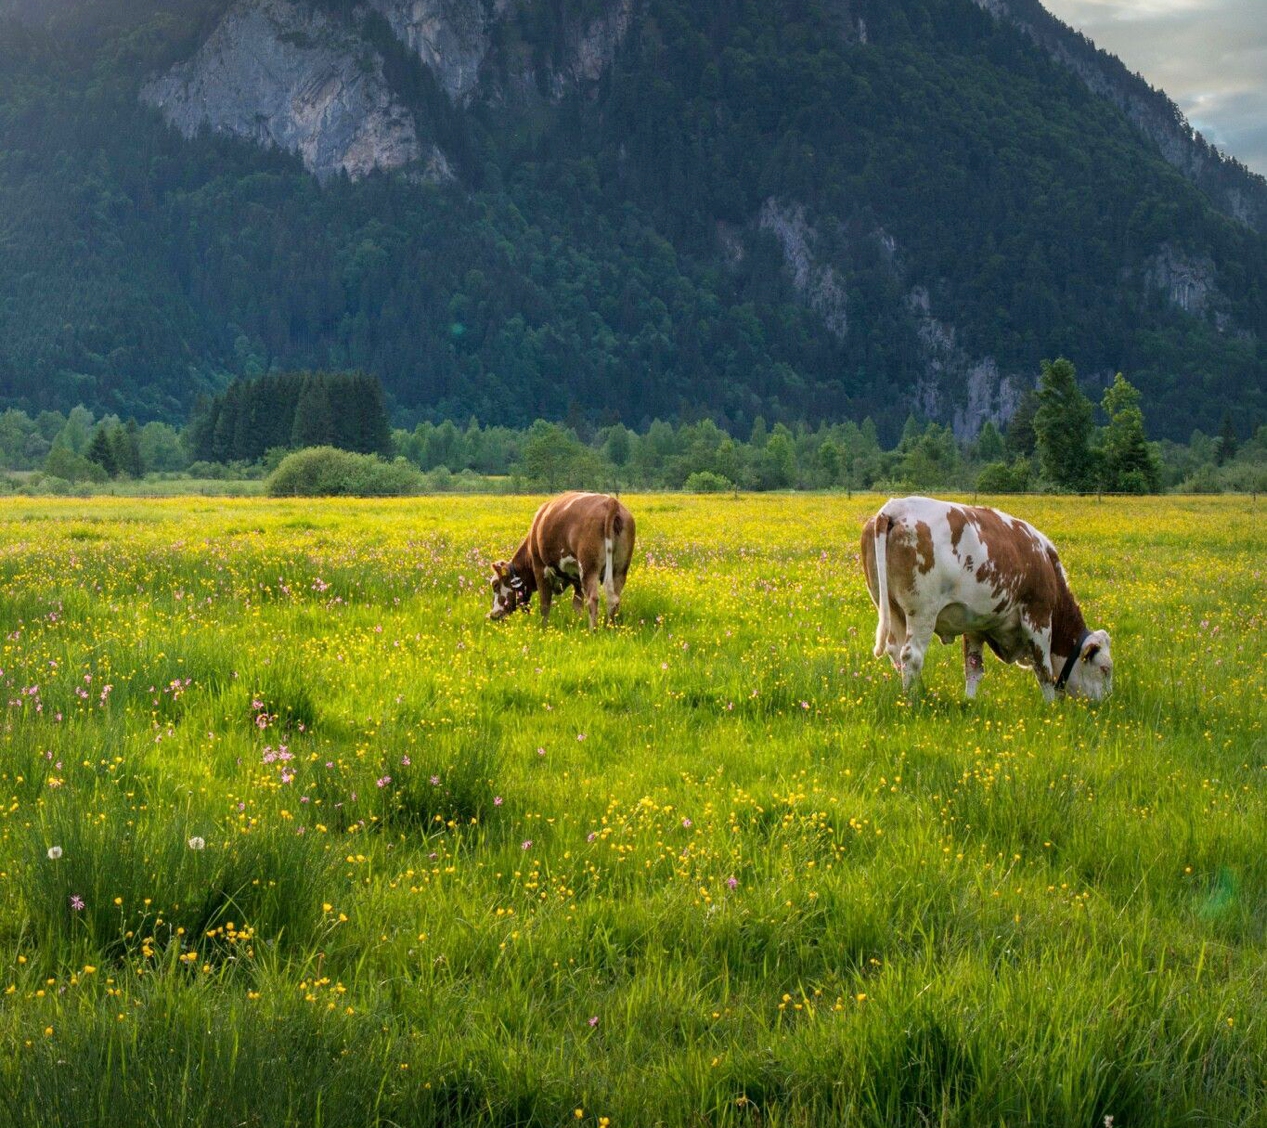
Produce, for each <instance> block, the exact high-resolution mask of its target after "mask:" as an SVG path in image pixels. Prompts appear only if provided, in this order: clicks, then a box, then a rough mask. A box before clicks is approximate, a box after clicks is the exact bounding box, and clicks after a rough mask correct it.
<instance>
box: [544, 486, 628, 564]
mask: <svg viewBox="0 0 1267 1128" xmlns="http://www.w3.org/2000/svg"><path fill="white" fill-rule="evenodd" d="M609 533H610V534H612V537H613V540H614V542H615V544H616V546H617V547H618V548H619V549H621V550H622V551H618V553H617V556H618V557H619V558H620V559H619V562H618V568H619V570H620V571H621V572H622V573H623V572H624V571H627V570H628V566H629V558H630V556H631V555H632V553H633V533H634V521H633V515H632V514H631V513H630V512H629V510H628V509H626V508H625V506H624V505H622V504H621V502H620V501H618V500H617V499H616V498H614V497H611V496H610V495H608V494H601V493H582V492H577V491H574V492H570V493H565V494H560V495H559V496H558V497H556V498H552V499H551V500H550V501H547V502H545V504H543V505H542V506H541V508H540V509H538V510H537V514H536V516H535V517H534V518H533V521H532V531H531V533H530V538H531V541H532V548H533V551H534V553H536V555H537V556H538V558H539V559H540V560H542V562H543V563H545V564H548V565H554V564H555V563H557V562H558V561H559V560H561V559H562V558H563V557H565V556H567V557H572V558H573V559H576V560H582V561H584V560H587V558H588V559H593V558H594V556H595V554H596V553H597V554H600V555H601V554H602V553H603V551H604V539H605V537H606V536H607V535H608V534H609ZM620 564H623V567H620Z"/></svg>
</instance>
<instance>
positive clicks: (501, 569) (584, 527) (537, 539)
mask: <svg viewBox="0 0 1267 1128" xmlns="http://www.w3.org/2000/svg"><path fill="white" fill-rule="evenodd" d="M633 547H634V519H633V516H632V514H630V512H629V510H628V509H626V508H625V507H624V506H623V505H622V504H621V503H620V502H619V501H617V500H616V499H615V498H614V497H608V495H607V494H595V493H565V494H563V495H562V496H560V497H556V498H555V499H554V500H553V501H547V502H546V503H545V504H544V505H543V506H542V507H541V508H540V509H538V510H537V515H536V516H535V517H533V519H532V527H531V528H530V529H529V530H528V535H527V536H526V537H524V540H523V543H522V544H521V545H520V546H519V548H518V550H517V551H516V552H515V555H514V556H512V557H511V558H510V560H508V561H506V560H503V561H500V562H498V563H496V564H494V565H493V581H492V587H493V609H492V610H491V611H490V612H489V613H488V617H489V618H490V619H502V618H505V616H507V615H509V614H510V613H511V612H512V611H514V610H516V609H518V608H523V609H524V610H527V608H528V604H529V602H530V601H531V599H532V593H533V592H534V591H539V592H540V593H541V619H542V621H543V622H544V621H545V620H547V619H548V618H549V617H550V601H551V599H552V598H553V597H554V596H555V595H558V594H560V593H561V592H563V591H565V590H566V589H567V588H569V587H571V588H573V589H574V593H573V596H572V604H573V606H574V607H575V608H576V609H577V611H580V610H581V609H582V608H583V607H584V608H586V609H588V611H589V617H590V629H591V630H593V629H594V628H595V627H596V626H597V625H598V587H599V584H600V583H601V584H602V586H603V593H604V594H605V596H606V597H607V621H608V622H611V620H612V619H614V618H615V616H616V611H617V609H618V608H619V607H620V593H621V591H622V590H624V587H625V578H626V577H627V576H628V575H629V561H630V559H631V558H632V557H633Z"/></svg>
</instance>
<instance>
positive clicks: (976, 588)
mask: <svg viewBox="0 0 1267 1128" xmlns="http://www.w3.org/2000/svg"><path fill="white" fill-rule="evenodd" d="M885 518H887V523H888V526H889V528H888V533H887V536H888V540H887V542H886V549H887V551H886V565H887V567H886V579H887V588H888V591H889V592H890V594H891V597H892V598H894V599H895V600H896V601H897V602H898V603H900V604H901V605H903V606H904V607H906V608H907V609H908V610H914V611H918V612H921V613H922V614H923V615H925V616H929V615H931V616H936V615H937V614H938V613H939V612H940V610H941V609H942V608H945V607H950V606H952V605H956V606H957V607H960V608H962V611H963V612H964V613H965V614H966V616H967V619H968V620H971V621H975V622H976V623H978V624H979V625H980V626H981V627H982V628H983V629H984V628H985V627H986V626H987V625H988V624H989V623H991V622H992V621H998V622H1002V621H1004V620H1007V619H1013V618H1014V617H1015V614H1016V612H1017V609H1018V608H1023V609H1025V610H1027V611H1028V612H1030V613H1032V614H1037V615H1040V616H1041V615H1043V614H1044V613H1045V614H1047V615H1050V611H1049V610H1047V609H1049V608H1050V607H1051V606H1052V604H1053V603H1054V602H1055V599H1056V595H1057V591H1056V589H1057V586H1058V585H1059V583H1060V577H1059V576H1058V575H1057V570H1058V569H1059V562H1058V560H1057V557H1056V550H1055V548H1054V547H1053V546H1052V544H1051V542H1050V541H1049V540H1048V539H1047V538H1046V537H1045V536H1043V534H1042V533H1040V532H1039V531H1038V530H1037V529H1035V528H1034V527H1033V526H1032V525H1030V524H1029V523H1028V522H1026V521H1022V520H1020V519H1019V518H1016V517H1012V516H1011V515H1010V514H1007V513H1003V512H1001V511H999V510H996V509H989V508H987V507H985V506H977V505H959V504H956V503H953V502H945V501H939V500H937V499H935V498H928V497H907V498H899V499H895V500H892V501H889V502H887V503H886V504H885V505H884V507H883V508H882V509H881V511H880V513H879V514H877V516H876V517H873V518H872V519H871V521H870V522H868V528H869V529H870V530H871V536H870V537H867V536H866V534H865V533H864V537H863V542H864V543H863V567H864V569H865V571H866V574H867V586H868V588H869V589H871V591H872V598H873V599H874V598H875V589H876V584H875V580H874V579H873V576H874V573H875V568H876V564H875V547H874V540H875V529H876V523H877V522H883V521H884V520H885ZM868 540H870V542H871V544H870V545H868V544H867V543H866V542H867V541H868ZM939 633H940V632H939ZM955 633H957V632H955Z"/></svg>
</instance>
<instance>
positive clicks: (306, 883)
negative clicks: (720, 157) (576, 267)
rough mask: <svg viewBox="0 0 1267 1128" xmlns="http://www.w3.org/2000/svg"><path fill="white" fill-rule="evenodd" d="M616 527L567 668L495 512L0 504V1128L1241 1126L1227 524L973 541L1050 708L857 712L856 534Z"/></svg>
mask: <svg viewBox="0 0 1267 1128" xmlns="http://www.w3.org/2000/svg"><path fill="white" fill-rule="evenodd" d="M625 500H626V502H627V504H628V505H629V506H630V508H631V510H632V511H633V513H634V515H635V517H636V519H637V522H638V548H637V552H636V554H635V562H634V568H633V571H632V572H631V574H630V578H629V584H628V587H627V588H626V591H625V600H624V605H623V609H622V615H623V622H622V624H621V625H620V626H619V627H618V628H617V629H614V630H602V631H599V632H597V633H595V634H593V635H591V634H589V632H588V631H586V630H585V629H584V626H583V623H582V620H581V619H580V618H578V617H576V616H574V615H573V613H572V609H571V607H570V604H569V603H568V602H566V601H564V602H556V605H555V610H554V616H553V621H552V622H551V624H550V626H549V628H548V629H547V630H545V631H543V630H541V628H540V626H539V623H538V619H537V615H536V612H535V606H534V612H533V614H532V616H528V615H518V616H515V617H514V618H512V619H511V620H509V621H507V622H505V623H501V624H489V623H487V622H485V619H484V615H485V612H486V611H487V610H488V607H489V605H490V599H489V592H488V587H487V582H486V576H487V573H488V568H489V563H490V562H491V561H492V560H494V559H499V558H503V557H506V556H509V555H510V553H511V551H512V550H513V549H514V547H515V545H516V544H517V543H518V541H519V539H520V537H521V536H522V535H523V533H524V532H525V531H526V529H527V526H528V522H529V519H530V517H531V515H532V512H533V510H534V508H535V506H536V504H537V499H531V498H521V497H483V498H475V497H462V498H456V497H444V498H429V499H421V500H420V499H410V500H401V501H388V502H337V503H334V502H316V501H284V502H283V501H277V502H268V501H262V500H230V499H206V498H185V499H164V500H148V501H141V500H129V499H93V500H43V499H40V500H27V499H12V500H6V501H4V502H3V503H0V630H2V632H3V644H2V650H0V683H2V684H3V704H4V717H3V733H2V736H0V906H3V909H2V913H0V973H2V981H0V992H2V993H0V1125H5V1126H7V1125H36V1124H39V1125H77V1126H81V1125H104V1124H110V1125H131V1124H138V1125H139V1124H150V1125H156V1126H163V1128H170V1126H175V1125H195V1124H208V1125H211V1124H214V1125H218V1126H219V1125H223V1126H230V1125H261V1126H273V1125H297V1126H298V1125H305V1126H308V1125H313V1126H315V1125H370V1124H381V1125H431V1124H437V1125H439V1124H454V1125H456V1124H483V1125H549V1126H558V1128H562V1126H564V1125H583V1126H586V1128H588V1126H591V1125H592V1126H596V1128H601V1126H604V1125H609V1126H610V1128H626V1126H630V1128H634V1126H649V1125H655V1124H665V1125H692V1126H694V1125H805V1126H815V1125H824V1124H833V1123H839V1124H858V1125H875V1126H881V1125H883V1126H894V1125H910V1126H912V1128H914V1126H927V1125H1028V1124H1034V1125H1051V1126H1053V1128H1055V1126H1070V1125H1085V1126H1089V1128H1090V1126H1094V1128H1102V1126H1103V1125H1105V1124H1111V1125H1112V1126H1113V1128H1126V1126H1134V1125H1161V1124H1175V1123H1185V1124H1225V1125H1247V1124H1255V1123H1257V1124H1263V1123H1267V1018H1265V1016H1264V1006H1263V1000H1264V998H1267V961H1265V958H1264V951H1265V944H1267V794H1265V792H1267V788H1265V784H1267V739H1265V734H1264V716H1265V706H1264V701H1265V699H1267V669H1265V665H1264V653H1265V649H1267V647H1265V644H1264V640H1265V639H1267V600H1265V599H1264V594H1265V592H1267V583H1265V575H1264V569H1265V568H1267V536H1265V534H1264V532H1263V529H1264V521H1263V518H1264V514H1263V510H1262V508H1261V506H1259V507H1258V508H1255V507H1254V504H1253V503H1252V502H1251V501H1250V499H1248V498H1219V499H1210V498H1203V499H1182V498H1152V499H1138V500H1125V499H1114V500H1109V499H1106V500H1105V501H1104V502H1103V503H1102V504H1097V503H1095V502H1094V501H1087V500H1079V499H1035V498H1027V499H1023V500H1022V499H1017V500H1016V502H1015V503H1014V504H1013V505H1012V506H1010V507H1009V506H1008V505H1006V504H1005V506H1004V507H1005V508H1011V509H1012V510H1013V511H1014V512H1016V513H1017V514H1018V515H1020V516H1024V517H1026V518H1027V519H1029V520H1031V521H1032V522H1033V523H1035V524H1036V525H1037V526H1038V527H1039V528H1041V529H1042V530H1044V531H1045V532H1046V533H1047V534H1048V535H1049V536H1050V537H1052V539H1053V540H1054V541H1055V542H1056V544H1057V545H1058V547H1059V548H1060V550H1061V554H1062V558H1063V560H1064V562H1065V565H1066V568H1067V569H1068V571H1069V573H1070V576H1071V581H1072V586H1073V589H1074V592H1075V594H1076V595H1077V596H1078V598H1079V600H1080V602H1081V604H1082V606H1083V609H1084V611H1085V613H1086V616H1087V619H1088V622H1089V624H1090V625H1091V626H1092V627H1100V626H1103V627H1106V628H1108V629H1109V631H1110V632H1111V633H1112V637H1113V655H1114V661H1115V666H1116V674H1115V685H1116V693H1115V695H1114V696H1113V697H1112V698H1111V699H1110V700H1109V701H1107V702H1106V703H1104V704H1103V705H1101V706H1098V707H1091V706H1088V705H1085V704H1080V703H1077V702H1071V701H1061V702H1057V703H1056V704H1054V705H1052V706H1047V705H1045V704H1044V703H1043V699H1042V695H1041V692H1040V690H1039V688H1038V685H1037V683H1036V682H1035V681H1034V679H1033V677H1032V675H1030V674H1029V673H1028V672H1026V671H1021V670H1018V669H1015V668H1012V667H1005V666H1003V665H1001V664H1000V663H999V662H997V661H996V660H995V659H994V658H993V656H992V655H989V654H987V656H986V675H985V680H984V682H983V683H982V687H981V692H980V696H979V697H978V699H977V700H976V701H975V702H974V703H971V704H969V703H967V702H965V701H964V699H963V689H962V659H961V651H960V648H959V646H958V645H957V644H956V645H954V646H952V647H942V646H940V645H939V644H937V643H936V642H934V644H933V647H932V649H931V650H930V652H929V658H928V663H927V665H926V668H925V679H926V686H927V688H926V691H925V693H924V694H923V695H922V697H920V698H919V699H918V700H916V701H914V702H908V701H907V700H905V699H904V698H903V697H902V695H901V693H900V681H899V678H898V676H897V675H896V674H895V673H894V671H893V670H892V669H891V668H890V667H889V665H888V663H887V661H881V660H877V659H875V658H873V657H872V656H871V644H872V640H873V636H874V630H875V613H874V611H873V609H872V606H871V603H870V601H869V599H868V598H867V595H866V589H865V585H864V582H863V579H862V575H861V572H860V569H859V567H858V562H857V537H858V530H859V528H860V526H861V523H862V521H863V520H864V519H865V517H866V516H867V515H868V514H869V513H871V512H874V510H875V509H876V508H877V507H878V505H879V504H880V501H881V500H882V499H880V498H877V497H858V498H854V499H852V500H846V499H845V498H843V497H826V496H812V497H795V496H770V495H766V496H757V497H752V496H746V497H739V498H732V497H716V498H708V499H704V498H694V497H684V496H664V495H661V496H636V497H628V498H626V499H625ZM1108 1118H1112V1119H1111V1121H1110V1120H1109V1119H1108Z"/></svg>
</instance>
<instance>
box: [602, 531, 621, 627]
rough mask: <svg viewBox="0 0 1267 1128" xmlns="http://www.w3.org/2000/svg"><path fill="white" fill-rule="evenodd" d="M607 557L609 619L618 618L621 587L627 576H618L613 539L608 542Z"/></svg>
mask: <svg viewBox="0 0 1267 1128" xmlns="http://www.w3.org/2000/svg"><path fill="white" fill-rule="evenodd" d="M606 549H607V559H606V560H604V561H603V597H604V599H605V600H606V602H607V621H608V622H609V623H610V622H611V621H612V620H613V619H615V618H616V610H617V609H618V608H619V607H620V589H621V588H622V587H624V586H625V577H624V576H621V577H620V578H619V580H618V579H617V578H616V569H615V567H614V565H613V562H612V545H611V541H608V542H607V545H606Z"/></svg>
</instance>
